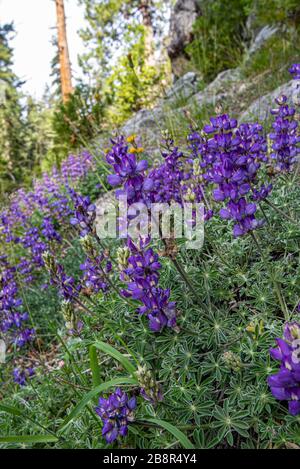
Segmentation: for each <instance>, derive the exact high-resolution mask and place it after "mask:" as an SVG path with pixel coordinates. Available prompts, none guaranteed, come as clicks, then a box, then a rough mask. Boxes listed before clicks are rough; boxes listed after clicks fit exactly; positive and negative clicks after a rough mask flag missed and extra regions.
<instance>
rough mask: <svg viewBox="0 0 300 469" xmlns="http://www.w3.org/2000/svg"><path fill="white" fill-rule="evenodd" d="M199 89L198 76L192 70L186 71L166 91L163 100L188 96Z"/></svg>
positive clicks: (175, 99)
mask: <svg viewBox="0 0 300 469" xmlns="http://www.w3.org/2000/svg"><path fill="white" fill-rule="evenodd" d="M198 89H199V77H198V75H197V74H196V73H194V72H188V73H186V74H185V75H183V76H182V77H180V78H179V79H178V80H177V81H175V83H174V85H173V86H172V87H171V88H170V89H169V90H168V91H167V93H166V96H165V100H166V101H167V102H169V103H175V102H176V101H179V100H183V99H187V98H190V96H192V95H193V94H195V93H197V91H198Z"/></svg>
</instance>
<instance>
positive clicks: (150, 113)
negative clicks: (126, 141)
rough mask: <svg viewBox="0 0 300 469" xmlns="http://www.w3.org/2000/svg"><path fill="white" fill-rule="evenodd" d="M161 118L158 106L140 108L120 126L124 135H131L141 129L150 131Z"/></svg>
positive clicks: (160, 110)
mask: <svg viewBox="0 0 300 469" xmlns="http://www.w3.org/2000/svg"><path fill="white" fill-rule="evenodd" d="M162 119H163V111H162V109H161V108H160V107H156V108H153V109H141V110H140V111H138V112H137V113H136V114H134V116H133V117H131V118H130V119H129V120H128V121H127V122H125V124H124V125H123V126H122V129H121V130H122V132H123V133H124V134H125V135H131V134H134V133H138V132H141V131H143V130H147V131H151V130H153V129H155V128H157V127H158V126H159V123H160V122H161V121H162Z"/></svg>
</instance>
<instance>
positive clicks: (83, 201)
mask: <svg viewBox="0 0 300 469" xmlns="http://www.w3.org/2000/svg"><path fill="white" fill-rule="evenodd" d="M69 192H70V195H71V199H72V202H73V204H74V212H73V215H72V217H71V220H70V223H71V225H75V226H78V227H79V229H80V236H81V237H83V236H86V235H87V234H89V233H91V232H92V231H93V223H94V220H95V216H96V207H95V205H94V204H92V203H91V201H90V198H89V196H82V195H80V194H78V193H76V192H75V191H74V190H73V189H70V190H69Z"/></svg>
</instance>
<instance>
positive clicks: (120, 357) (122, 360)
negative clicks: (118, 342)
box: [93, 340, 136, 374]
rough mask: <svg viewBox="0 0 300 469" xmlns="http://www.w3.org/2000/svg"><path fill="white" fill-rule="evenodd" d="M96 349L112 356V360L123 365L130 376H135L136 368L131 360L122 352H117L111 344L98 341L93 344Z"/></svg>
mask: <svg viewBox="0 0 300 469" xmlns="http://www.w3.org/2000/svg"><path fill="white" fill-rule="evenodd" d="M93 346H94V347H96V348H97V349H99V350H101V351H102V352H104V353H107V355H110V356H111V357H112V358H114V359H115V360H117V361H118V362H120V363H121V365H122V366H123V367H124V368H125V370H127V371H128V372H129V373H130V374H134V373H135V372H136V368H135V366H134V365H133V364H132V363H131V361H130V360H128V358H127V357H125V355H123V354H122V353H121V352H119V351H118V350H116V349H115V348H114V347H112V346H111V345H109V344H106V343H105V342H101V341H100V340H98V341H97V342H95V343H94V344H93Z"/></svg>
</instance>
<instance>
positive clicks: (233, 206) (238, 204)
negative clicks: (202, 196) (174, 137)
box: [190, 114, 271, 237]
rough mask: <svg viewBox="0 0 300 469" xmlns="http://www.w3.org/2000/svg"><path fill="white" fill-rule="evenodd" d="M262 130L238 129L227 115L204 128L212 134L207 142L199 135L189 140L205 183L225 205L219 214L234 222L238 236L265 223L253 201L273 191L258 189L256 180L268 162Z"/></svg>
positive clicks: (252, 127) (253, 126) (257, 127)
mask: <svg viewBox="0 0 300 469" xmlns="http://www.w3.org/2000/svg"><path fill="white" fill-rule="evenodd" d="M262 130H263V129H262V126H261V125H260V124H257V123H254V124H241V125H240V126H238V124H237V121H236V120H235V119H230V118H229V116H228V115H226V114H224V115H222V116H218V117H216V118H212V119H211V125H208V126H205V127H204V131H205V132H206V133H208V134H209V136H208V137H207V138H206V139H205V138H204V137H202V136H200V135H199V134H197V133H196V134H195V133H194V134H192V136H191V138H190V142H191V144H192V151H193V152H194V154H195V155H199V156H201V161H202V164H201V163H200V165H199V166H200V167H201V168H202V170H203V180H204V181H205V184H206V185H208V184H214V185H215V186H216V188H215V189H214V190H213V197H214V200H215V201H216V202H225V203H226V207H223V208H222V209H221V210H220V212H219V214H220V216H221V218H223V219H228V220H234V222H235V224H234V227H233V235H234V236H235V237H237V236H242V235H245V234H246V233H248V232H249V231H252V230H255V229H257V228H259V227H260V226H262V224H263V221H262V220H257V219H256V215H255V212H256V210H257V207H256V204H255V203H253V202H252V201H251V199H252V200H253V199H254V200H262V199H263V198H265V197H266V196H267V195H268V194H269V192H270V190H271V186H269V187H268V189H266V188H265V186H262V187H259V186H258V180H257V174H258V170H259V169H260V166H261V163H264V162H266V161H267V156H266V152H267V144H266V140H265V138H264V136H263V135H262ZM212 134H213V135H212ZM253 195H254V197H253ZM249 199H250V200H249Z"/></svg>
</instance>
